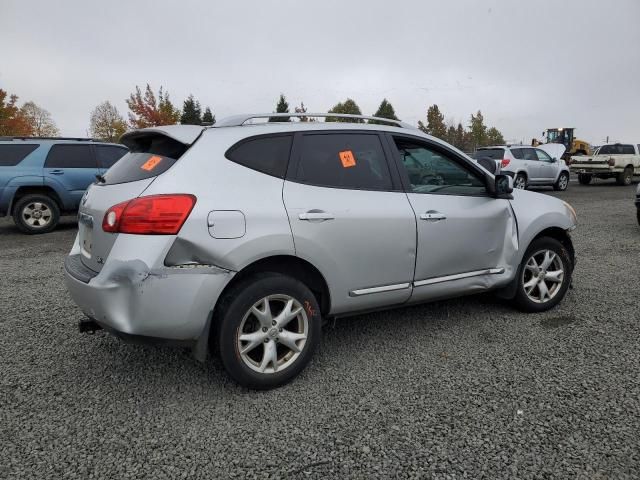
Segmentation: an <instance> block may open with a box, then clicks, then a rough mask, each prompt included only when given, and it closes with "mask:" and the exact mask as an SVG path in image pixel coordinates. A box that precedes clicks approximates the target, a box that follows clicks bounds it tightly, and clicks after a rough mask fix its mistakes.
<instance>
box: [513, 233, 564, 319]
mask: <svg viewBox="0 0 640 480" xmlns="http://www.w3.org/2000/svg"><path fill="white" fill-rule="evenodd" d="M572 273H573V260H572V258H571V256H570V255H569V252H568V251H567V249H566V248H565V247H564V245H562V243H560V242H559V241H558V240H556V239H555V238H550V237H541V238H538V239H536V240H534V241H533V242H531V245H529V248H527V251H526V252H525V255H524V258H523V260H522V263H521V265H520V268H519V270H518V278H517V281H518V288H517V291H516V296H515V298H514V300H515V304H516V306H517V307H518V308H520V309H521V310H523V311H526V312H543V311H545V310H549V309H550V308H553V307H555V306H556V305H557V304H558V303H559V302H560V301H561V300H562V299H563V298H564V296H565V294H566V293H567V289H568V288H569V285H570V284H571V275H572Z"/></svg>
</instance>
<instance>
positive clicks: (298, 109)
mask: <svg viewBox="0 0 640 480" xmlns="http://www.w3.org/2000/svg"><path fill="white" fill-rule="evenodd" d="M294 111H295V112H296V113H307V107H305V106H304V102H300V106H299V107H295V108H294ZM298 118H299V120H300V121H301V122H313V121H314V120H313V119H312V118H309V117H307V116H306V115H304V116H302V117H298Z"/></svg>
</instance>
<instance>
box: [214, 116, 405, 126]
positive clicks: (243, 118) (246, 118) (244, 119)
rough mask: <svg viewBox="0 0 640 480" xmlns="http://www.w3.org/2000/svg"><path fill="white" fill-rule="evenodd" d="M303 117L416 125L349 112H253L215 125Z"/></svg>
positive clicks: (225, 119)
mask: <svg viewBox="0 0 640 480" xmlns="http://www.w3.org/2000/svg"><path fill="white" fill-rule="evenodd" d="M289 117H294V118H301V117H323V118H326V117H331V118H351V119H357V120H375V121H377V122H384V123H390V124H392V125H395V126H398V127H401V128H410V129H413V130H415V129H416V127H414V126H413V125H410V124H408V123H404V122H401V121H400V120H391V119H389V118H381V117H369V116H367V115H351V114H348V113H306V112H305V113H253V114H243V115H232V116H230V117H225V118H223V119H221V120H219V121H218V122H216V123H215V124H214V125H213V127H214V128H216V127H240V126H242V125H244V124H245V123H247V122H248V121H249V120H251V119H254V118H289Z"/></svg>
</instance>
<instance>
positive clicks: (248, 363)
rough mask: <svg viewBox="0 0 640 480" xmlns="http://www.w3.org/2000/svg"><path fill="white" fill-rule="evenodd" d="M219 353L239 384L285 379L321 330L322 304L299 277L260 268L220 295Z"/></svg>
mask: <svg viewBox="0 0 640 480" xmlns="http://www.w3.org/2000/svg"><path fill="white" fill-rule="evenodd" d="M217 321H218V322H219V323H218V335H217V342H218V347H219V352H220V358H221V360H222V363H223V365H224V367H225V369H226V370H227V372H228V374H229V376H231V378H233V379H234V380H235V381H236V382H238V383H239V384H241V385H243V386H245V387H248V388H253V389H258V390H265V389H269V388H274V387H278V386H281V385H284V384H285V383H288V382H289V381H291V380H292V379H293V378H294V377H296V376H297V375H298V374H299V373H300V372H301V371H302V370H303V369H304V367H305V366H306V365H307V363H309V360H311V357H312V356H313V353H314V351H315V349H316V346H317V344H318V343H319V340H320V335H321V315H320V307H319V306H318V302H317V300H316V298H315V296H314V295H313V293H312V292H311V291H310V290H309V288H307V286H306V285H304V284H303V283H302V282H300V281H299V280H297V279H295V278H292V277H288V276H285V275H281V274H278V273H262V274H258V275H256V276H254V277H251V278H249V279H247V280H245V281H243V282H241V283H240V284H238V285H237V286H236V287H234V288H233V289H232V291H231V292H229V293H228V294H227V295H225V298H224V299H222V300H221V307H220V312H219V315H218V318H217Z"/></svg>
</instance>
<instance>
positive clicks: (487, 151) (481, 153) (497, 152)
mask: <svg viewBox="0 0 640 480" xmlns="http://www.w3.org/2000/svg"><path fill="white" fill-rule="evenodd" d="M503 156H504V148H483V149H480V150H477V151H476V153H474V154H473V158H475V159H476V160H480V159H481V158H491V159H492V160H502V157H503Z"/></svg>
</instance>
